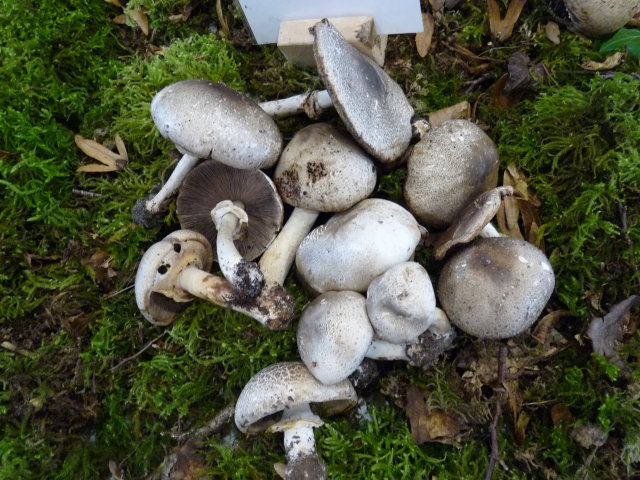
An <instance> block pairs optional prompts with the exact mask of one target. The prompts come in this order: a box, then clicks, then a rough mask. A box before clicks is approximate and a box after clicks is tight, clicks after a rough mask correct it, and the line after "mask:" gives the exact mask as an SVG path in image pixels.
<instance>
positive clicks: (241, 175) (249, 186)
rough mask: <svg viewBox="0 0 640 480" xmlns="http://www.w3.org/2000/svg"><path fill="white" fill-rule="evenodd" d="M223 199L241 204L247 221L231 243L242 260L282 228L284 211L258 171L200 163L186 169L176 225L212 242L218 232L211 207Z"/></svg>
mask: <svg viewBox="0 0 640 480" xmlns="http://www.w3.org/2000/svg"><path fill="white" fill-rule="evenodd" d="M223 200H231V201H234V202H240V203H241V204H242V208H243V209H244V211H245V212H246V213H247V216H248V218H249V220H248V223H247V226H246V229H244V232H243V234H242V237H241V238H239V239H237V240H235V241H234V243H235V245H236V248H237V249H238V251H239V252H240V254H241V255H242V256H243V257H244V258H245V259H246V260H253V259H255V258H257V257H258V256H260V255H261V254H262V252H264V251H265V250H266V248H267V246H268V245H269V244H270V243H271V241H272V240H273V239H274V238H275V236H276V233H277V232H278V231H279V230H280V228H281V227H282V221H283V216H284V210H283V205H282V201H281V200H280V196H279V195H278V192H277V191H276V187H275V185H274V184H273V182H272V181H271V179H270V178H269V177H268V176H267V175H266V174H265V173H263V172H262V171H260V170H241V169H238V168H233V167H229V166H227V165H223V164H221V163H218V162H214V161H208V162H203V163H201V164H200V165H198V166H197V167H196V168H194V169H193V170H192V171H191V172H189V174H188V175H187V176H186V177H185V179H184V182H183V183H182V187H181V188H180V193H179V194H178V200H177V213H178V218H179V220H180V226H181V227H182V228H187V229H191V230H195V231H197V232H199V233H201V234H203V235H204V236H205V237H207V239H208V240H209V242H210V243H211V245H215V244H216V237H217V235H218V231H217V230H216V226H215V224H214V222H213V220H212V219H211V210H212V209H213V208H214V207H215V206H216V205H217V204H218V203H219V202H221V201H223ZM214 258H215V253H214Z"/></svg>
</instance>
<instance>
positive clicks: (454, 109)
mask: <svg viewBox="0 0 640 480" xmlns="http://www.w3.org/2000/svg"><path fill="white" fill-rule="evenodd" d="M470 117H471V104H469V102H467V101H466V100H464V101H462V102H460V103H456V104H455V105H450V106H448V107H445V108H441V109H440V110H436V111H435V112H430V113H429V114H427V119H428V120H429V123H430V124H431V126H434V127H435V126H437V125H442V124H443V123H444V122H446V121H447V120H457V119H459V118H470Z"/></svg>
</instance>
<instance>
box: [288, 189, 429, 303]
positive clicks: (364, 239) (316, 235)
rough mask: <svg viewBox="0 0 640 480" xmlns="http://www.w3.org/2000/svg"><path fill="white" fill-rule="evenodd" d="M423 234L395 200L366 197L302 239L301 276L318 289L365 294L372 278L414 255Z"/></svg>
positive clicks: (297, 254)
mask: <svg viewBox="0 0 640 480" xmlns="http://www.w3.org/2000/svg"><path fill="white" fill-rule="evenodd" d="M422 233H423V230H422V229H421V227H420V225H418V222H417V221H416V219H415V218H414V217H413V215H411V213H409V212H408V211H407V210H405V209H404V208H402V207H401V206H400V205H398V204H397V203H394V202H391V201H389V200H383V199H380V198H368V199H365V200H363V201H361V202H359V203H357V204H356V205H355V206H353V207H352V208H350V209H349V210H347V211H345V212H342V213H337V214H335V215H333V216H332V217H331V218H330V219H329V220H328V221H327V223H325V224H324V225H320V226H319V227H317V228H315V229H314V230H312V231H311V233H309V235H307V236H306V237H305V238H304V240H303V241H302V243H301V244H300V246H299V247H298V251H297V252H296V268H297V270H298V275H299V276H300V278H301V280H302V281H303V282H304V283H305V284H306V285H307V286H308V287H309V288H310V289H311V290H313V291H315V292H317V293H322V292H327V291H329V290H353V291H356V292H366V290H367V287H368V286H369V284H370V283H371V281H372V280H373V279H374V278H376V277H377V276H378V275H380V274H382V273H383V272H385V271H386V270H388V269H389V268H391V267H392V266H394V265H396V264H398V263H401V262H406V261H407V260H409V259H410V258H411V256H412V255H413V253H414V251H415V248H416V246H417V245H418V243H419V242H420V239H421V237H422Z"/></svg>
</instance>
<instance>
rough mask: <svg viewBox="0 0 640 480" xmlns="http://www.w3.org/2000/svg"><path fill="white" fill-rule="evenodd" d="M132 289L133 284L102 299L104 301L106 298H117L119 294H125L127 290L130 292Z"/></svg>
mask: <svg viewBox="0 0 640 480" xmlns="http://www.w3.org/2000/svg"><path fill="white" fill-rule="evenodd" d="M133 287H135V284H131V285H129V286H128V287H124V288H123V289H121V290H118V291H117V292H112V293H110V294H109V295H106V296H105V297H104V298H105V299H106V298H113V297H115V296H117V295H120V294H121V293H124V292H126V291H127V290H131V289H132V288H133Z"/></svg>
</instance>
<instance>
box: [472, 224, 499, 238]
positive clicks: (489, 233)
mask: <svg viewBox="0 0 640 480" xmlns="http://www.w3.org/2000/svg"><path fill="white" fill-rule="evenodd" d="M478 236H479V237H482V238H493V237H502V234H501V233H500V232H499V231H498V229H497V228H496V227H494V226H493V224H491V223H487V224H486V225H485V226H484V227H483V228H482V230H480V233H479V234H478Z"/></svg>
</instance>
